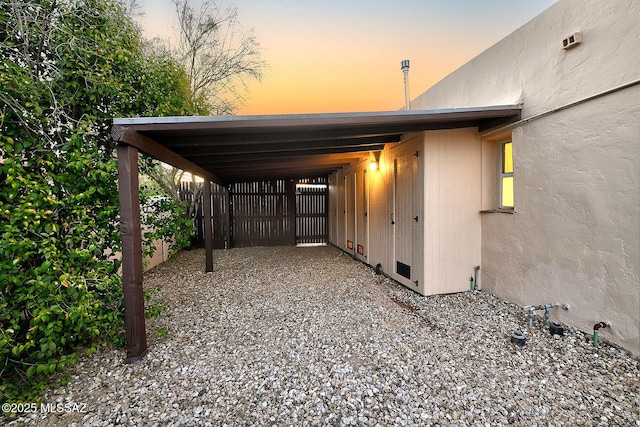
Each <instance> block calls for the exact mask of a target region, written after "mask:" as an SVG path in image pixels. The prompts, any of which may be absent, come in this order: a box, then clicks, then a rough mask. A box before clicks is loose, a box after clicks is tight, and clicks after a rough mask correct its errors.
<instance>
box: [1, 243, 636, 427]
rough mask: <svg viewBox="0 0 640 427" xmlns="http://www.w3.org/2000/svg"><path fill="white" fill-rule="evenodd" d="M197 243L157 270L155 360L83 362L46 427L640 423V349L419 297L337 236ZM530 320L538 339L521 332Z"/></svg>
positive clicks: (57, 394)
mask: <svg viewBox="0 0 640 427" xmlns="http://www.w3.org/2000/svg"><path fill="white" fill-rule="evenodd" d="M214 259H215V265H214V272H213V273H208V274H207V273H204V272H203V270H204V253H203V252H202V251H199V250H198V251H189V252H183V253H181V254H179V256H178V257H177V259H176V260H174V261H170V262H168V263H165V264H163V265H161V266H159V267H157V268H155V269H154V270H152V271H150V272H148V273H147V274H146V275H145V287H147V288H149V289H154V288H157V287H161V291H160V292H158V293H157V294H156V295H155V296H154V299H153V300H152V301H151V303H158V302H159V301H160V300H161V301H162V303H163V304H164V305H165V310H164V311H163V312H162V313H161V314H160V316H159V317H157V318H152V319H149V320H148V322H147V334H148V336H149V355H148V356H147V358H146V360H145V361H144V363H142V364H139V365H123V363H122V361H123V359H124V352H123V351H122V350H116V349H113V348H111V347H109V346H106V345H105V346H103V347H102V348H101V349H100V350H99V351H98V352H96V353H95V354H93V355H92V356H89V357H85V358H83V359H82V360H80V361H79V362H78V363H77V365H76V366H75V367H74V368H73V370H72V372H71V377H70V381H69V383H68V384H67V385H65V386H62V387H59V388H57V389H55V390H51V391H50V392H49V393H48V394H47V397H46V402H47V403H50V404H79V405H83V408H84V409H85V410H86V412H83V413H77V412H76V413H73V412H59V413H41V412H38V413H35V414H25V415H22V416H18V417H14V418H9V419H7V420H6V421H7V422H8V423H9V425H38V426H67V425H77V426H112V425H135V426H147V425H148V426H153V425H157V426H200V425H202V426H238V425H258V426H260V425H278V426H279V425H295V426H307V425H308V426H324V425H336V426H337V425H341V426H343V425H361V426H390V425H397V426H425V425H434V426H436V425H439V426H447V425H459V426H477V425H482V426H496V425H516V426H534V425H554V426H562V425H566V426H574V425H586V426H595V425H612V426H613V425H616V426H640V421H639V420H640V376H639V372H640V371H639V370H638V364H639V362H638V360H637V358H634V357H631V356H630V355H628V354H627V353H625V352H622V351H620V350H618V349H616V348H613V347H610V346H608V345H606V344H603V345H601V346H600V347H599V348H594V347H593V345H592V344H591V342H590V336H586V335H584V334H583V333H581V332H579V331H576V330H574V329H573V328H570V327H565V330H564V336H559V335H555V336H552V335H551V334H550V333H549V330H548V329H547V328H543V327H542V323H543V322H542V320H541V319H540V318H539V317H538V318H536V319H535V320H534V325H533V326H534V327H533V328H532V329H528V328H527V319H526V317H525V316H524V314H523V310H522V308H521V307H518V306H516V305H513V304H509V303H506V302H504V301H502V300H500V299H498V298H496V297H494V296H492V295H490V294H488V293H486V292H482V291H476V292H465V293H459V294H453V295H442V296H432V297H423V296H420V295H418V294H416V293H414V292H412V291H410V290H408V289H406V288H404V287H402V286H400V285H398V284H396V283H394V282H392V281H390V280H389V279H387V278H384V277H382V276H376V275H375V272H374V271H373V270H372V269H370V268H368V267H366V266H365V265H363V264H361V263H358V262H354V261H353V259H351V258H350V257H348V256H347V255H345V254H343V253H342V252H340V251H339V250H337V249H335V248H332V247H311V248H296V247H276V248H240V249H232V250H227V251H216V252H215V254H214ZM514 331H523V333H524V335H525V337H526V345H525V347H523V348H521V347H518V346H516V345H514V344H513V343H512V342H511V339H510V338H511V335H512V334H513V332H514Z"/></svg>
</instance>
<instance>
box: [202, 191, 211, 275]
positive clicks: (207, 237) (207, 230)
mask: <svg viewBox="0 0 640 427" xmlns="http://www.w3.org/2000/svg"><path fill="white" fill-rule="evenodd" d="M203 203H204V206H203V210H204V250H205V254H206V255H205V271H206V272H207V273H210V272H212V271H213V224H212V223H211V183H210V182H209V181H205V182H204V200H203Z"/></svg>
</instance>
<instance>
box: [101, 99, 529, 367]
mask: <svg viewBox="0 0 640 427" xmlns="http://www.w3.org/2000/svg"><path fill="white" fill-rule="evenodd" d="M519 119H520V107H518V106H515V105H506V106H492V107H480V108H457V109H446V110H428V111H414V110H412V111H392V112H378V113H342V114H307V115H283V116H225V117H143V118H132V119H114V121H113V128H112V132H111V134H112V137H113V139H114V140H115V141H117V142H118V143H119V144H118V150H117V151H118V191H119V198H120V231H121V234H122V286H123V292H124V306H125V329H126V337H127V359H126V360H125V361H127V362H135V361H139V360H141V359H142V358H143V357H144V355H145V354H146V353H147V340H146V331H145V319H144V291H143V287H142V233H141V230H140V201H139V195H138V186H139V182H138V151H142V152H144V153H146V154H148V155H150V156H152V157H154V158H156V159H158V160H161V161H163V162H166V163H169V164H171V165H173V166H176V167H178V168H181V169H184V170H187V171H189V172H191V173H194V174H196V175H199V176H201V177H202V178H204V179H205V180H206V181H207V182H206V185H204V198H205V200H210V199H211V186H210V185H209V181H210V182H215V183H218V184H221V185H225V184H227V183H232V182H243V181H244V182H248V181H257V180H262V179H276V178H312V177H315V176H320V175H326V174H329V173H331V172H333V171H335V170H338V169H340V168H341V167H343V166H347V165H349V164H353V163H356V162H358V161H361V160H365V159H367V158H368V157H369V153H370V152H371V151H378V150H382V149H383V147H384V144H385V143H393V142H400V139H401V137H402V135H403V134H406V133H409V132H420V131H425V130H437V129H454V128H463V127H478V128H479V130H480V131H482V130H485V129H490V128H493V127H497V126H500V125H505V124H508V123H512V122H515V121H517V120H519ZM203 216H204V220H205V221H204V224H205V252H206V261H205V263H206V267H205V269H206V271H212V270H213V244H212V240H213V239H212V221H211V205H210V204H209V203H204V214H203Z"/></svg>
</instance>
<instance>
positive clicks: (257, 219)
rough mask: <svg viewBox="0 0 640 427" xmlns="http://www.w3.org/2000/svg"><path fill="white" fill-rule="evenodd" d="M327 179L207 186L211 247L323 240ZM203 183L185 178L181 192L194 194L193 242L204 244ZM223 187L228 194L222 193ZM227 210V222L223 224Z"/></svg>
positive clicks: (187, 197) (186, 197)
mask: <svg viewBox="0 0 640 427" xmlns="http://www.w3.org/2000/svg"><path fill="white" fill-rule="evenodd" d="M327 182H328V181H327V178H326V177H321V178H314V179H305V180H298V181H294V180H266V181H258V182H248V183H234V184H231V185H229V187H228V188H227V189H225V188H224V187H220V186H218V185H213V188H212V191H211V202H212V207H213V209H212V215H213V219H212V220H213V242H214V248H217V249H219V248H230V247H246V246H278V245H295V244H310V243H311V244H318V243H326V242H327V230H328V226H327V211H328V209H327V203H328V195H327V193H328V191H327ZM201 186H202V184H196V187H195V188H194V187H193V184H192V183H190V182H184V183H181V185H180V197H181V198H182V199H183V200H189V202H190V203H191V201H192V200H193V199H194V197H196V196H197V197H198V198H197V203H196V209H195V215H194V220H195V224H196V234H195V236H194V238H193V245H194V246H204V220H203V192H202V191H201ZM226 190H228V197H227V195H226ZM227 212H229V222H228V223H227V222H226V221H227V220H226V218H227Z"/></svg>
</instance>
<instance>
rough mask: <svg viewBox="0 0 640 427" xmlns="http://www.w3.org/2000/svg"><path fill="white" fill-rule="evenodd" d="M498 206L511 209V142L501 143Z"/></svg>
mask: <svg viewBox="0 0 640 427" xmlns="http://www.w3.org/2000/svg"><path fill="white" fill-rule="evenodd" d="M501 146H502V147H501V150H500V151H501V153H502V162H501V168H502V169H501V171H500V208H501V209H513V206H514V204H513V199H514V197H513V143H512V142H511V141H509V142H505V143H503V144H501Z"/></svg>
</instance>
